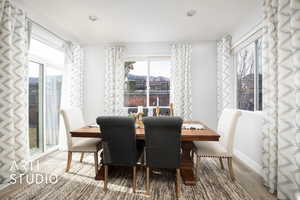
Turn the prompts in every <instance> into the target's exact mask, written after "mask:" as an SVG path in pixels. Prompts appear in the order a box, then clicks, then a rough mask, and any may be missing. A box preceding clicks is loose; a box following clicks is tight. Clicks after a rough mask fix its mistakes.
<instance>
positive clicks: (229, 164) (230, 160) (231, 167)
mask: <svg viewBox="0 0 300 200" xmlns="http://www.w3.org/2000/svg"><path fill="white" fill-rule="evenodd" d="M227 161H228V169H229V173H230V177H231V180H232V181H234V180H235V177H234V173H233V166H232V157H231V158H227Z"/></svg>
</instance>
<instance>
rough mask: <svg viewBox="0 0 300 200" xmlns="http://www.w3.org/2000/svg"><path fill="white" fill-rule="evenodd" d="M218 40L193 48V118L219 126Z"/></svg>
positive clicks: (198, 44)
mask: <svg viewBox="0 0 300 200" xmlns="http://www.w3.org/2000/svg"><path fill="white" fill-rule="evenodd" d="M216 48H217V47H216V42H199V43H194V44H193V49H192V58H191V65H192V79H193V82H192V99H193V119H195V120H198V121H201V122H204V123H205V124H207V125H208V126H209V127H211V128H213V129H215V130H216V127H217V85H216V84H217V81H216V80H217V77H216V74H217V72H216V64H217V62H216V59H217V58H216V52H217V49H216Z"/></svg>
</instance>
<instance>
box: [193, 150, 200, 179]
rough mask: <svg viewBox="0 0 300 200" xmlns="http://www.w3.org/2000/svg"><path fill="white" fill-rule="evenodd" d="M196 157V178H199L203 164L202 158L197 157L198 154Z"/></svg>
mask: <svg viewBox="0 0 300 200" xmlns="http://www.w3.org/2000/svg"><path fill="white" fill-rule="evenodd" d="M196 157H197V159H196V167H195V172H194V173H195V176H196V178H197V177H198V173H199V168H200V162H201V157H200V156H197V154H196Z"/></svg>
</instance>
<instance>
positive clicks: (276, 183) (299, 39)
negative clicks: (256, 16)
mask: <svg viewBox="0 0 300 200" xmlns="http://www.w3.org/2000/svg"><path fill="white" fill-rule="evenodd" d="M264 13H265V18H264V20H265V21H264V22H265V34H264V38H263V68H264V71H263V86H264V88H263V94H264V96H263V97H264V99H263V112H264V114H265V123H264V128H263V134H264V140H263V141H264V142H263V144H264V146H263V169H264V180H265V184H266V185H267V186H268V187H269V188H270V191H271V192H274V191H276V190H277V195H278V198H279V199H295V200H296V199H299V196H298V197H296V196H297V195H300V194H299V192H300V1H299V0H265V1H264ZM297 192H298V194H297Z"/></svg>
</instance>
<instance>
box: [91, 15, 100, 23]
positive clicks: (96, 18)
mask: <svg viewBox="0 0 300 200" xmlns="http://www.w3.org/2000/svg"><path fill="white" fill-rule="evenodd" d="M89 20H90V21H92V22H95V21H97V20H98V17H97V16H95V15H90V16H89Z"/></svg>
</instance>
